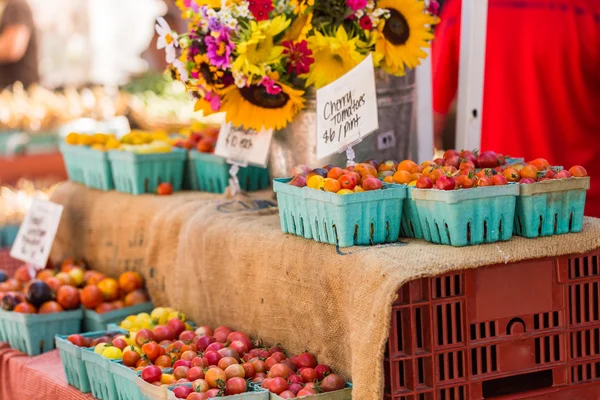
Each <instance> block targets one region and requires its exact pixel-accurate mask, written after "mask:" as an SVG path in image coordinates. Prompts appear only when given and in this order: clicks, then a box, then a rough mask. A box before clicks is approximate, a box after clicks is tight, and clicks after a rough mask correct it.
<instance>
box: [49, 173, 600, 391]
mask: <svg viewBox="0 0 600 400" xmlns="http://www.w3.org/2000/svg"><path fill="white" fill-rule="evenodd" d="M53 200H54V201H56V202H59V203H61V204H64V205H65V206H66V207H65V211H64V215H63V218H62V221H61V224H60V228H59V231H58V235H57V239H56V242H55V244H54V247H53V251H52V257H53V259H54V260H57V259H60V258H62V257H65V256H77V257H85V258H86V259H87V260H89V262H90V263H91V265H92V266H93V267H94V268H97V269H99V270H101V271H104V272H106V273H110V274H117V273H119V272H121V271H123V270H126V269H134V270H137V271H139V272H141V273H143V274H144V275H145V277H146V278H147V280H148V288H149V291H150V295H151V296H152V299H153V301H154V304H155V305H170V306H173V307H176V308H178V309H181V310H182V311H183V312H185V313H187V314H188V315H189V316H190V317H192V318H193V319H194V320H195V321H196V322H197V323H198V324H209V325H211V326H213V327H214V326H217V325H228V326H231V327H232V328H235V329H240V330H244V331H246V332H248V333H250V334H251V335H253V336H255V337H260V338H262V339H263V340H264V341H265V342H267V343H272V344H275V343H281V344H283V345H284V346H285V347H286V348H287V349H288V350H290V351H293V352H299V351H303V350H305V349H307V350H309V351H311V352H314V353H315V354H316V355H317V356H318V359H319V360H320V361H321V362H323V363H327V364H330V365H331V366H332V367H333V368H334V369H336V370H338V371H340V372H341V373H342V374H343V375H344V376H345V377H346V378H349V379H350V378H351V380H352V382H353V383H354V393H353V394H354V398H357V399H360V400H364V399H380V398H382V397H383V356H384V348H385V344H386V341H387V337H388V332H389V328H390V317H391V305H392V303H393V301H394V299H395V297H396V293H397V291H398V289H399V288H400V286H401V285H403V284H404V283H406V282H408V281H410V280H413V279H417V278H421V277H429V276H435V275H438V274H443V273H446V272H448V271H451V270H456V269H464V268H475V267H479V266H485V265H492V264H499V263H509V262H515V261H520V260H524V259H530V258H541V257H547V256H558V255H565V254H574V253H583V252H587V251H591V250H594V249H597V248H599V247H600V220H596V219H586V221H585V225H584V231H583V233H581V234H570V235H563V236H559V237H552V238H542V239H536V240H528V239H522V238H515V239H513V240H511V241H510V242H506V243H499V244H489V245H483V246H474V247H468V248H452V247H449V246H436V245H431V244H428V243H426V242H424V241H419V240H408V241H406V242H405V243H397V244H393V245H383V246H376V247H355V248H347V249H336V247H335V246H331V245H325V244H319V243H316V242H314V241H311V240H306V239H303V238H298V237H295V236H290V235H284V234H283V233H282V232H281V230H280V227H279V217H278V215H277V209H276V208H274V207H270V208H269V207H268V206H269V205H273V204H274V200H273V194H272V193H269V192H262V193H258V194H254V195H253V196H251V197H250V198H245V199H243V198H238V199H236V200H227V199H224V198H223V197H222V196H215V195H209V194H206V193H190V194H181V195H177V196H171V197H156V196H138V197H134V196H129V195H124V194H119V193H116V192H98V191H92V190H89V189H86V188H84V187H81V186H78V185H75V184H71V183H67V184H64V185H62V186H61V187H60V188H59V189H58V190H57V192H56V193H55V195H54V198H53ZM265 207H266V208H265Z"/></svg>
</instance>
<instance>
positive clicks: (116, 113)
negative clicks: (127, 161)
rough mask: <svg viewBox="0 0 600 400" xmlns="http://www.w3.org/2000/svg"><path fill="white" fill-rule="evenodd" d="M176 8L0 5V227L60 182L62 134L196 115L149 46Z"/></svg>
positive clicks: (126, 1) (137, 1) (49, 0)
mask: <svg viewBox="0 0 600 400" xmlns="http://www.w3.org/2000/svg"><path fill="white" fill-rule="evenodd" d="M175 2H176V0H0V227H1V226H6V225H15V224H18V222H19V221H20V219H21V218H22V216H23V215H24V212H25V210H26V209H27V207H28V206H29V204H30V201H31V196H33V195H42V196H48V195H49V193H50V192H51V191H52V190H53V188H54V187H55V184H56V183H58V182H60V181H62V180H65V179H66V177H67V175H66V171H65V167H64V163H63V159H62V157H61V155H60V152H59V149H58V147H59V143H60V142H61V141H62V140H63V139H64V138H65V137H66V135H68V133H69V132H80V133H114V134H115V135H123V134H125V133H127V132H129V131H131V130H134V129H142V130H146V131H156V130H160V129H164V130H174V129H182V128H184V127H189V126H191V125H192V124H193V123H194V122H195V121H197V120H198V119H199V116H198V115H197V114H196V113H194V111H193V103H192V101H190V99H189V97H188V95H187V94H186V93H185V88H184V87H183V85H182V84H180V83H178V82H173V81H172V80H171V78H170V76H169V74H168V73H165V67H166V62H165V53H164V50H157V49H156V38H157V36H156V33H155V30H154V25H155V21H156V18H157V17H159V16H164V18H165V19H166V20H167V22H168V23H169V24H170V26H171V28H173V29H174V30H176V31H179V32H181V31H184V30H185V29H186V23H185V22H184V21H183V19H182V18H181V11H180V10H179V8H178V7H177V6H176V3H175ZM444 2H445V1H440V4H441V6H443V5H444ZM448 126H449V127H450V130H452V127H453V126H454V124H453V123H452V122H449V123H448ZM446 137H452V134H451V133H450V134H449V135H446ZM1 237H2V235H0V245H1V244H2V243H1V241H2V239H1Z"/></svg>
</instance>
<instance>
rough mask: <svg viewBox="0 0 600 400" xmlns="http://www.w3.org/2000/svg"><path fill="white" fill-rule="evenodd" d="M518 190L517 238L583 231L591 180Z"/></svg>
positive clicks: (538, 184)
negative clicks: (587, 194)
mask: <svg viewBox="0 0 600 400" xmlns="http://www.w3.org/2000/svg"><path fill="white" fill-rule="evenodd" d="M519 187H520V193H519V197H518V198H517V203H516V210H515V226H514V230H515V235H518V236H523V237H527V238H536V237H540V236H551V235H558V234H565V233H570V232H581V230H582V229H583V216H584V209H585V197H586V192H587V190H588V189H589V188H590V178H589V177H584V178H569V179H555V180H550V181H543V182H536V183H532V184H528V185H519Z"/></svg>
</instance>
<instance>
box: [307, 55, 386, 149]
mask: <svg viewBox="0 0 600 400" xmlns="http://www.w3.org/2000/svg"><path fill="white" fill-rule="evenodd" d="M378 128H379V120H378V119H377V94H376V91H375V70H374V68H373V59H372V57H371V55H369V56H368V57H367V58H365V60H364V61H363V62H361V63H360V64H359V65H357V66H356V67H355V68H354V69H352V70H351V71H350V72H348V73H347V74H346V75H344V76H342V77H341V78H340V79H338V80H337V81H335V82H332V83H331V84H329V85H327V86H325V87H323V88H321V89H319V90H318V91H317V158H319V159H321V158H324V157H327V156H328V155H330V154H334V153H339V152H341V151H343V150H346V149H347V148H348V147H349V146H352V145H353V144H355V143H358V142H360V140H361V139H362V138H363V137H365V136H367V135H369V134H371V133H373V132H374V131H376V130H377V129H378Z"/></svg>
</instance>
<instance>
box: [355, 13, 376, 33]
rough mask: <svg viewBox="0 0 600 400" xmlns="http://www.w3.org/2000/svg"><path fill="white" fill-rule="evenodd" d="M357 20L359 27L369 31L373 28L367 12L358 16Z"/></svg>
mask: <svg viewBox="0 0 600 400" xmlns="http://www.w3.org/2000/svg"><path fill="white" fill-rule="evenodd" d="M358 22H359V23H360V27H361V29H364V30H365V31H370V30H371V29H373V21H371V18H369V16H368V15H367V14H365V15H363V16H362V17H360V20H359V21H358Z"/></svg>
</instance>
